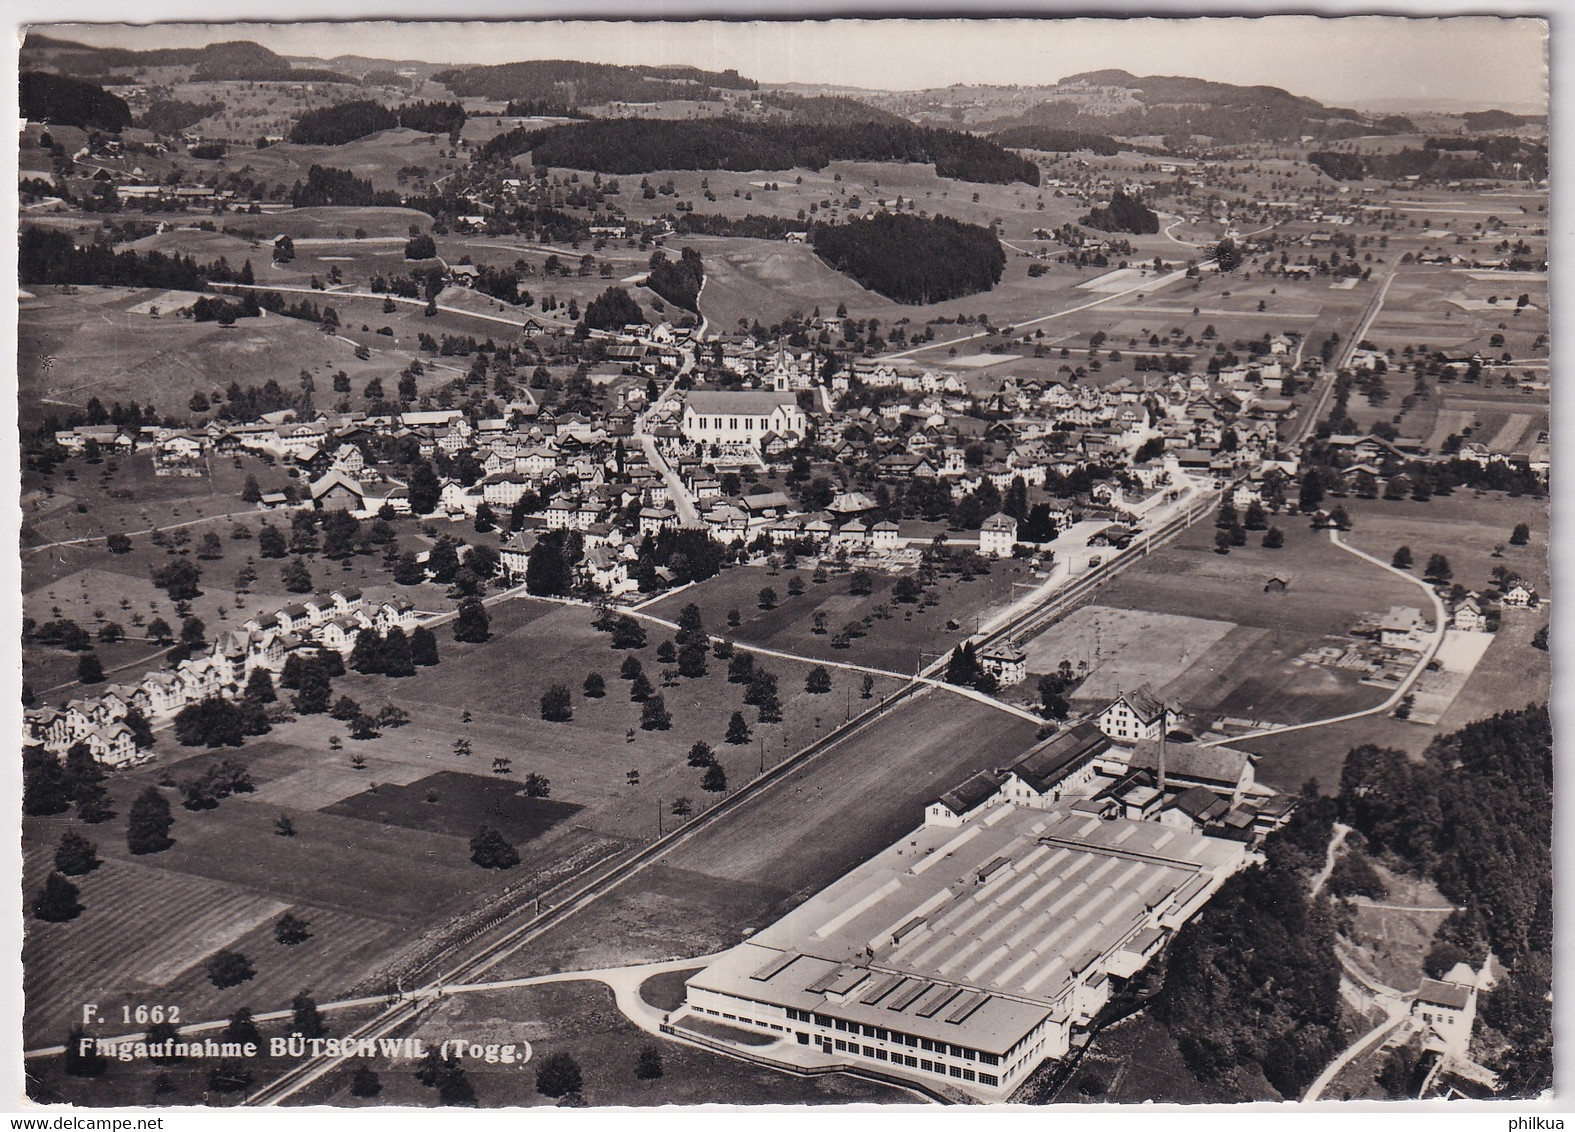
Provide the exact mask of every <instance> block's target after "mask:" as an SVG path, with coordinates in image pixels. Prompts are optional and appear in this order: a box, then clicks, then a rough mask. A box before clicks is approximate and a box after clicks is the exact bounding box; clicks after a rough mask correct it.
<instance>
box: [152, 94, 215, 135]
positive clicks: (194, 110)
mask: <svg viewBox="0 0 1575 1132" xmlns="http://www.w3.org/2000/svg"><path fill="white" fill-rule="evenodd" d="M223 113H224V103H222V102H182V101H181V100H180V99H178V98H161V99H158V100H156V101H154V102H153V103H151V104H150V105H149V106H148V108H147V110H146V111H144V112H143V113H142V114H141V115H140V116H139V117H138V118H137V120H136V124H137V125H138V126H139V127H141V128H142V129H144V130H152V131H153V132H154V133H155V134H175V133H179V132H180V131H181V130H184V129H185V128H186V127H187V126H194V125H196V124H197V123H198V122H200V121H202V120H203V119H204V118H208V117H211V116H212V115H214V114H223Z"/></svg>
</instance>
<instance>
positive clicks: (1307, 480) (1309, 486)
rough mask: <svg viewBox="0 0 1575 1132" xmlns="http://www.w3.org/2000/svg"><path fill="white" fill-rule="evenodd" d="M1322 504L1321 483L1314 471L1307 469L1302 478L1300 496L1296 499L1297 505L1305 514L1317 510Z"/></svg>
mask: <svg viewBox="0 0 1575 1132" xmlns="http://www.w3.org/2000/svg"><path fill="white" fill-rule="evenodd" d="M1322 503H1323V482H1322V481H1321V480H1320V479H1319V478H1318V473H1317V471H1316V470H1315V469H1313V468H1309V469H1307V471H1306V472H1305V473H1304V474H1303V476H1302V486H1301V494H1300V495H1299V496H1298V497H1297V505H1298V506H1299V507H1300V508H1301V509H1302V510H1303V511H1307V512H1312V511H1316V510H1318V508H1319V506H1320V505H1322Z"/></svg>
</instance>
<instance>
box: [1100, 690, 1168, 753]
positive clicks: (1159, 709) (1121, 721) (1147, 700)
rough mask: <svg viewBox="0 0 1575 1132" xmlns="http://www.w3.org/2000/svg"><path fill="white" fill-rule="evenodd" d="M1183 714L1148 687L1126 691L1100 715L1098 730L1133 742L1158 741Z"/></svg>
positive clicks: (1113, 737)
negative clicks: (1141, 740) (1142, 740)
mask: <svg viewBox="0 0 1575 1132" xmlns="http://www.w3.org/2000/svg"><path fill="white" fill-rule="evenodd" d="M1180 716H1181V712H1180V710H1179V709H1177V708H1176V707H1174V706H1173V705H1169V704H1165V703H1162V702H1161V701H1160V700H1159V698H1158V697H1156V696H1155V695H1154V694H1153V693H1152V692H1151V691H1149V689H1148V686H1147V685H1144V686H1143V687H1141V688H1139V689H1137V690H1136V691H1134V692H1123V693H1121V694H1120V695H1119V696H1117V697H1116V698H1115V699H1114V700H1112V701H1111V702H1110V703H1109V704H1107V705H1106V706H1105V709H1104V710H1103V711H1101V712H1100V713H1099V717H1098V724H1099V729H1100V730H1101V731H1103V732H1104V733H1105V734H1106V735H1108V736H1110V737H1111V738H1112V739H1119V740H1126V741H1128V742H1134V741H1136V740H1138V739H1152V740H1154V741H1156V742H1157V741H1158V740H1159V738H1160V736H1161V735H1164V734H1166V733H1167V732H1168V731H1170V730H1171V728H1172V727H1173V726H1174V724H1175V723H1176V722H1177V720H1178V719H1179V718H1180Z"/></svg>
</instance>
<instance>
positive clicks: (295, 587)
mask: <svg viewBox="0 0 1575 1132" xmlns="http://www.w3.org/2000/svg"><path fill="white" fill-rule="evenodd" d="M279 581H280V582H282V583H283V584H284V588H285V589H287V590H289V591H290V592H291V593H293V594H309V593H311V592H312V571H311V569H310V568H309V567H308V566H307V565H306V560H305V559H304V558H300V557H297V558H296V559H295V561H294V562H291V563H289V564H288V565H287V566H285V567H284V569H282V570H280V571H279Z"/></svg>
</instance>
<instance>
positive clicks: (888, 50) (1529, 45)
mask: <svg viewBox="0 0 1575 1132" xmlns="http://www.w3.org/2000/svg"><path fill="white" fill-rule="evenodd" d="M166 7H168V6H167V5H166ZM396 9H397V4H395V5H390V6H388V7H385V8H383V9H382V10H383V11H395V10H396ZM49 10H52V11H59V9H58V7H56V8H52V9H49ZM307 10H308V11H312V12H315V13H318V14H323V13H325V12H326V13H329V14H335V9H334V8H333V7H332V6H331V5H329V6H325V5H323V4H316V5H313V6H312V7H311V8H310V9H307ZM363 10H364V9H363ZM432 10H433V8H432V6H430V5H428V6H426V11H427V12H431V11H432ZM622 10H623V11H631V10H634V9H632V8H631V7H625V8H623V9H622ZM641 10H642V11H646V12H652V11H656V10H657V9H651V8H645V9H641ZM800 10H803V8H802V6H801V8H800ZM868 10H869V9H866V11H868ZM908 10H909V11H910V12H911V11H913V10H914V9H913V8H911V7H910V8H909V9H908ZM138 11H139V14H142V13H145V12H147V9H145V8H143V7H141V6H139V8H138ZM62 14H67V13H62ZM172 14H179V5H177V6H176V8H175V9H174V10H173V13H172ZM34 26H35V27H38V28H39V30H41V31H46V32H47V34H50V35H57V36H60V37H63V38H67V39H75V40H78V41H80V42H85V43H93V44H100V45H110V44H113V45H116V46H124V47H135V48H147V47H161V46H177V45H180V46H195V45H200V44H202V43H207V42H217V41H222V40H226V39H251V40H254V41H256V42H259V43H262V44H264V45H265V46H268V47H270V48H272V49H273V50H275V51H278V52H280V53H281V54H288V55H310V56H317V57H322V58H328V57H332V56H334V55H338V54H358V55H366V56H373V57H378V58H390V59H421V60H424V61H427V62H435V63H453V64H476V63H503V62H510V61H514V60H523V59H580V60H586V61H591V62H607V63H644V64H662V63H687V64H692V65H694V66H698V67H703V68H706V69H708V70H724V69H727V68H730V67H731V68H735V69H737V70H738V71H739V72H741V73H742V74H744V75H745V76H747V77H750V78H754V79H758V80H759V81H761V82H763V83H768V84H771V83H785V82H798V83H819V84H835V85H842V86H852V87H864V88H871V89H882V90H915V89H922V88H926V87H936V86H947V85H951V84H953V83H990V84H1003V85H1009V84H1020V85H1035V84H1049V83H1053V82H1055V81H1056V80H1058V79H1061V78H1064V77H1066V76H1068V75H1072V74H1076V73H1078V72H1082V71H1091V70H1099V69H1103V68H1109V67H1119V68H1122V69H1124V70H1127V71H1130V72H1131V73H1133V74H1135V75H1188V76H1193V77H1197V78H1204V79H1213V80H1217V81H1221V82H1231V83H1237V84H1241V85H1268V86H1278V87H1282V88H1284V89H1286V90H1289V91H1291V92H1292V93H1295V94H1302V95H1308V96H1311V97H1313V98H1316V99H1318V100H1319V101H1321V102H1324V103H1325V104H1328V105H1334V106H1356V107H1365V106H1370V105H1380V104H1383V103H1387V102H1396V101H1402V102H1415V101H1419V100H1437V101H1439V103H1440V104H1441V105H1444V106H1449V107H1455V108H1459V107H1461V106H1462V105H1470V106H1477V107H1482V108H1486V107H1500V108H1504V109H1511V110H1520V111H1531V110H1536V109H1545V107H1546V103H1547V62H1546V55H1545V46H1544V36H1545V33H1546V25H1545V24H1544V23H1543V22H1541V21H1539V20H1534V19H1500V18H1495V17H1464V16H1455V17H1449V18H1443V19H1417V18H1406V17H1393V16H1356V17H1342V18H1324V17H1317V16H1289V15H1282V16H1270V17H1266V18H1249V17H1227V18H1209V19H1202V18H1194V19H1153V18H1149V19H1071V18H1035V19H1014V20H971V19H970V20H958V19H919V20H914V19H906V20H904V19H895V18H891V19H878V20H830V19H823V20H807V19H804V20H796V21H793V22H779V23H764V22H748V21H733V22H722V21H717V20H709V21H693V22H669V23H633V22H621V23H620V22H563V21H553V22H534V23H520V22H514V23H477V22H471V23H443V24H430V23H429V24H411V23H398V22H392V21H390V22H381V23H340V24H326V23H296V24H239V23H237V24H203V25H183V26H172V25H157V24H155V25H151V26H130V25H99V26H93V25H89V24H70V25H66V24H61V25H56V26H54V27H49V28H45V27H42V26H40V25H34Z"/></svg>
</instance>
